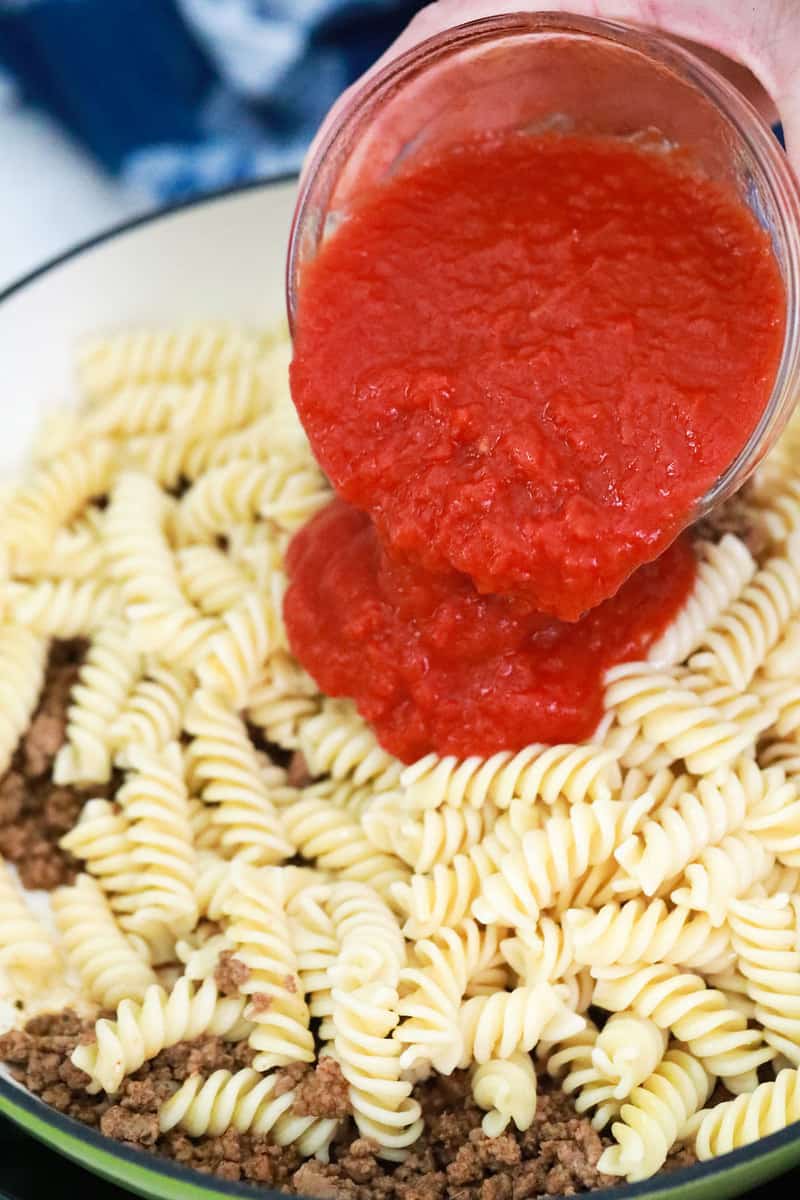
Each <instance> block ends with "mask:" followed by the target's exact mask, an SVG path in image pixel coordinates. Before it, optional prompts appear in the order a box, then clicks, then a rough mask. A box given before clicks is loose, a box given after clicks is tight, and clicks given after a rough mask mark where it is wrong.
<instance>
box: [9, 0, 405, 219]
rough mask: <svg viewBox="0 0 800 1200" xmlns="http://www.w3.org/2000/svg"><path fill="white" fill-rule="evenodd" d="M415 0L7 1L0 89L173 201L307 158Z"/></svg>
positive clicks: (293, 166)
mask: <svg viewBox="0 0 800 1200" xmlns="http://www.w3.org/2000/svg"><path fill="white" fill-rule="evenodd" d="M421 7H422V4H421V3H420V2H411V0H0V102H5V103H11V102H12V97H13V99H14V100H16V102H19V103H26V104H30V105H33V106H36V107H39V108H41V109H44V110H45V111H47V112H48V113H49V114H50V115H51V116H52V117H54V118H55V119H56V120H57V121H58V122H59V124H60V125H61V127H62V128H63V129H64V130H65V131H66V132H67V133H68V134H69V135H70V136H71V137H73V138H74V139H75V140H76V141H77V142H79V143H80V144H82V145H83V146H84V147H85V148H86V149H88V150H89V151H90V152H91V153H92V154H93V155H94V157H95V158H96V159H97V160H98V161H100V162H101V163H102V164H103V166H104V167H105V168H106V169H107V170H108V171H109V172H110V173H111V174H113V175H115V176H117V177H118V178H120V179H122V180H125V181H130V182H132V183H134V184H136V185H137V186H138V187H139V188H143V189H145V190H146V191H147V192H148V193H149V194H150V195H151V196H152V197H153V198H154V199H157V200H161V201H170V200H178V199H182V198H183V197H186V196H189V195H192V194H194V193H196V192H201V191H207V190H209V189H212V188H217V187H222V186H224V185H227V184H231V183H236V182H239V181H241V180H247V179H253V178H263V177H265V176H271V175H275V174H280V173H284V172H287V171H295V170H297V168H298V167H299V165H300V163H301V161H302V158H303V154H304V152H305V150H306V148H307V146H308V143H309V141H310V140H311V138H312V136H313V134H314V132H315V130H316V128H317V126H318V125H319V123H320V121H321V120H322V117H323V116H324V115H325V112H326V111H327V109H328V108H329V107H330V105H331V103H332V102H333V100H334V99H335V98H336V96H337V95H338V94H339V92H341V91H342V89H343V88H344V87H346V86H347V84H348V83H350V82H351V81H352V80H353V79H355V78H357V76H358V75H360V74H361V72H362V71H363V70H364V69H365V68H366V67H367V66H368V65H369V64H370V63H371V62H373V61H374V59H375V58H376V57H377V56H378V55H379V54H380V53H382V51H383V50H384V49H385V48H386V46H387V45H388V44H389V43H390V42H391V41H392V39H393V38H394V37H396V35H397V34H398V33H399V32H400V31H401V30H402V29H403V27H404V26H405V25H406V23H407V22H408V21H409V20H410V19H411V17H412V16H413V15H414V13H415V12H416V11H417V10H418V9H419V8H421Z"/></svg>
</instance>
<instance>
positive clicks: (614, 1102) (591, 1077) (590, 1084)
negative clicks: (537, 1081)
mask: <svg viewBox="0 0 800 1200" xmlns="http://www.w3.org/2000/svg"><path fill="white" fill-rule="evenodd" d="M597 1037H598V1032H597V1028H596V1026H595V1025H594V1024H593V1023H592V1022H591V1021H589V1020H587V1021H586V1022H585V1024H584V1028H583V1029H579V1030H578V1031H577V1032H575V1033H572V1034H571V1035H570V1036H569V1037H564V1038H559V1039H558V1041H557V1042H556V1043H555V1044H554V1045H547V1044H545V1045H542V1046H540V1047H539V1049H538V1050H537V1055H538V1056H539V1057H541V1058H542V1060H543V1062H544V1066H545V1070H546V1071H547V1074H548V1075H549V1076H550V1077H551V1079H557V1080H558V1081H559V1083H560V1084H561V1090H562V1091H564V1092H566V1093H567V1095H568V1096H571V1097H572V1102H573V1104H574V1105H575V1111H576V1112H578V1113H592V1125H593V1126H594V1128H595V1129H605V1127H606V1125H608V1124H609V1122H610V1121H611V1120H613V1118H614V1117H615V1116H616V1115H617V1113H618V1112H619V1108H620V1102H619V1100H618V1099H617V1098H616V1097H615V1091H616V1086H617V1079H616V1076H615V1075H606V1074H605V1072H604V1071H603V1070H602V1068H601V1067H600V1066H597V1065H596V1064H595V1061H594V1050H595V1046H596V1045H597Z"/></svg>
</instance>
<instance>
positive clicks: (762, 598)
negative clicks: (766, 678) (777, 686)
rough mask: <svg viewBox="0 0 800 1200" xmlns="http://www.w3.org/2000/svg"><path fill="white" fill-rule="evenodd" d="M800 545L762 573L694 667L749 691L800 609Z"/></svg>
mask: <svg viewBox="0 0 800 1200" xmlns="http://www.w3.org/2000/svg"><path fill="white" fill-rule="evenodd" d="M799 560H800V541H797V540H796V539H791V540H790V541H789V544H788V546H787V547H786V553H785V555H784V554H781V555H778V556H777V557H776V558H772V559H770V560H769V562H768V563H766V565H765V566H764V567H762V568H761V570H760V571H758V572H757V574H756V575H755V577H754V578H753V581H752V583H750V584H749V585H748V586H747V587H746V588H745V590H744V591H743V592H742V595H741V597H740V598H739V599H738V600H736V601H735V602H734V604H732V605H731V607H730V609H729V611H728V612H726V613H723V615H722V617H721V618H720V619H719V621H717V622H716V624H715V625H714V626H713V627H712V628H711V629H709V631H708V632H707V633H706V635H705V636H704V638H703V640H702V642H701V643H700V647H699V649H698V650H697V652H696V654H694V655H693V657H692V660H691V666H692V667H693V668H694V669H696V670H698V671H704V672H706V673H707V674H709V675H712V676H713V677H714V678H716V679H720V680H722V681H723V682H724V683H730V684H732V685H733V686H734V687H736V688H738V689H739V690H740V691H743V690H744V688H746V687H747V685H748V683H749V682H750V680H751V679H752V678H753V676H754V675H755V673H756V670H757V668H758V666H759V664H760V663H762V662H763V661H764V659H765V658H766V656H767V654H768V653H769V651H770V650H771V649H772V648H773V646H774V645H775V643H776V642H777V640H778V638H779V637H780V636H781V633H782V632H783V630H784V629H785V627H786V624H787V622H788V620H789V618H790V617H791V616H792V615H793V614H794V613H795V612H796V611H797V609H798V607H800V574H798V571H797V569H796V567H795V566H794V563H795V562H797V561H799Z"/></svg>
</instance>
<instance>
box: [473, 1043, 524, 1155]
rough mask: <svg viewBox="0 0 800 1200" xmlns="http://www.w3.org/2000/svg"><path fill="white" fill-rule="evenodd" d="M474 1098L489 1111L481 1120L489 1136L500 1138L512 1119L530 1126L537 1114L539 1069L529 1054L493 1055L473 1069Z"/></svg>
mask: <svg viewBox="0 0 800 1200" xmlns="http://www.w3.org/2000/svg"><path fill="white" fill-rule="evenodd" d="M472 1097H473V1099H474V1101H475V1103H476V1104H477V1105H478V1107H479V1108H483V1109H485V1110H486V1116H485V1117H484V1118H483V1121H482V1122H481V1126H482V1128H483V1132H484V1133H485V1134H486V1136H487V1137H497V1136H498V1134H501V1133H502V1132H503V1130H504V1129H505V1128H506V1126H507V1125H508V1123H509V1122H510V1121H513V1122H514V1124H515V1125H516V1127H517V1129H520V1130H525V1129H530V1127H531V1125H532V1124H533V1120H534V1117H535V1116H536V1068H535V1067H534V1065H533V1061H532V1059H531V1056H530V1054H513V1055H512V1056H511V1058H492V1059H489V1061H488V1062H485V1063H482V1064H481V1065H480V1066H477V1067H473V1070H472Z"/></svg>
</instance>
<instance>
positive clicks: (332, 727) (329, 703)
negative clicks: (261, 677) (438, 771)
mask: <svg viewBox="0 0 800 1200" xmlns="http://www.w3.org/2000/svg"><path fill="white" fill-rule="evenodd" d="M300 749H301V750H302V751H303V755H304V756H305V760H306V762H307V763H308V767H309V770H310V771H311V774H312V775H331V776H332V777H333V778H334V779H346V778H348V777H349V776H352V778H353V782H354V783H358V784H362V783H370V784H372V786H373V787H374V788H375V789H376V791H380V790H384V789H390V788H392V787H394V786H396V784H397V783H398V781H399V779H400V773H401V771H402V765H403V764H402V763H400V762H398V760H397V759H396V758H393V757H392V755H391V754H388V753H387V752H386V750H384V749H383V748H382V747H381V746H380V745H379V744H378V740H377V738H376V737H375V734H374V733H373V732H372V730H371V729H370V727H369V725H367V723H366V721H364V720H362V718H361V717H360V716H359V715H358V713H357V711H356V708H355V705H354V704H352V703H351V701H349V700H325V701H323V704H322V708H321V710H320V712H319V713H318V714H317V715H316V716H313V717H311V718H310V720H308V721H305V722H304V724H303V726H302V729H301V730H300Z"/></svg>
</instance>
